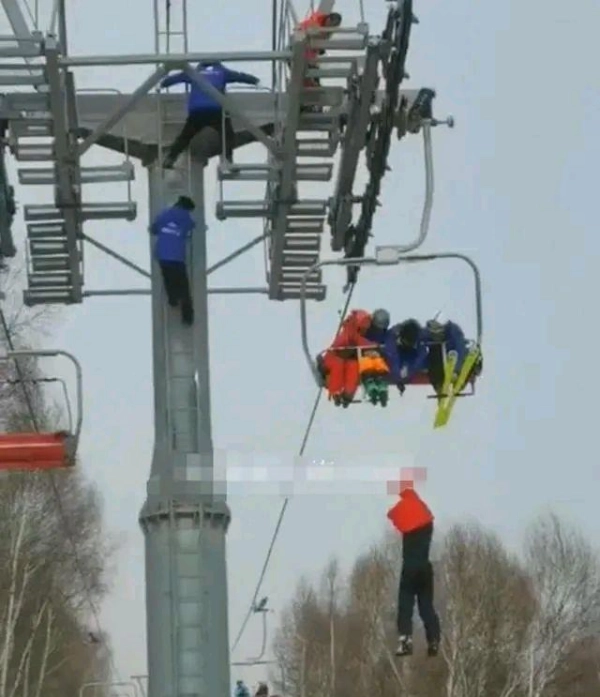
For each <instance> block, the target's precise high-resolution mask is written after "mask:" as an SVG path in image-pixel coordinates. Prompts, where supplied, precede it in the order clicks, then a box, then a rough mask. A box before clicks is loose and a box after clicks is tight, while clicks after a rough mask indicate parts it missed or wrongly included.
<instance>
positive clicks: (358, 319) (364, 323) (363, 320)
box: [349, 310, 371, 332]
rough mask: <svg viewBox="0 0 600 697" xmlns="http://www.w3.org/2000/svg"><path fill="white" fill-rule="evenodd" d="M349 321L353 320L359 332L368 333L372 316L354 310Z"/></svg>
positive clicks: (362, 311)
mask: <svg viewBox="0 0 600 697" xmlns="http://www.w3.org/2000/svg"><path fill="white" fill-rule="evenodd" d="M349 319H351V320H352V322H353V323H354V326H355V327H356V329H357V331H359V332H366V331H367V329H368V328H369V327H370V326H371V315H370V314H369V313H368V312H365V311H364V310H353V311H352V312H351V313H350V317H349Z"/></svg>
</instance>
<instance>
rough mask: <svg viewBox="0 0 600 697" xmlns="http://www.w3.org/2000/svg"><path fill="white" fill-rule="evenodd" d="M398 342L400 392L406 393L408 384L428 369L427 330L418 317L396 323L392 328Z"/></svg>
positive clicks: (398, 384) (397, 381) (398, 382)
mask: <svg viewBox="0 0 600 697" xmlns="http://www.w3.org/2000/svg"><path fill="white" fill-rule="evenodd" d="M390 331H391V333H392V334H393V336H394V339H395V343H396V356H397V361H398V363H397V365H398V368H397V380H396V384H397V386H398V390H399V391H400V394H404V391H405V389H406V385H408V384H410V383H411V382H412V380H413V379H414V378H415V377H416V376H417V375H418V374H419V373H421V372H423V371H424V370H426V369H427V360H428V355H429V352H428V348H427V344H426V343H425V341H424V338H425V332H424V330H423V327H422V326H421V325H420V324H419V322H417V320H416V319H407V320H405V321H404V322H400V324H396V325H394V326H393V327H392V329H391V330H390Z"/></svg>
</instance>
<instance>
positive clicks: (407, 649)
mask: <svg viewBox="0 0 600 697" xmlns="http://www.w3.org/2000/svg"><path fill="white" fill-rule="evenodd" d="M412 652H413V644H412V638H411V637H409V636H401V637H400V640H399V641H398V648H397V649H396V656H412Z"/></svg>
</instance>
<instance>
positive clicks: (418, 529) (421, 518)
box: [387, 481, 440, 656]
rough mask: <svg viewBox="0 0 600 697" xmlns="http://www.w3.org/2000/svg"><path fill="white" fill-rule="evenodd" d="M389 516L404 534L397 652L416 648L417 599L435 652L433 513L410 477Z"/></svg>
mask: <svg viewBox="0 0 600 697" xmlns="http://www.w3.org/2000/svg"><path fill="white" fill-rule="evenodd" d="M387 516H388V518H389V519H390V521H391V522H392V524H393V525H394V527H395V528H396V529H397V530H398V532H399V533H400V534H401V535H402V570H401V572H400V584H399V587H398V615H397V626H398V635H399V642H398V649H397V650H396V655H397V656H409V655H411V654H412V651H413V643H412V634H413V612H414V606H415V600H416V601H417V607H418V610H419V615H420V617H421V621H422V622H423V626H424V628H425V638H426V640H427V647H428V650H427V653H428V655H429V656H436V655H437V653H438V650H439V643H440V621H439V618H438V615H437V613H436V611H435V608H434V605H433V586H434V576H433V566H432V565H431V561H430V560H429V551H430V548H431V539H432V537H433V520H434V518H433V515H432V513H431V511H430V510H429V508H428V507H427V504H426V503H425V502H424V501H423V500H422V499H421V497H420V496H419V495H418V494H417V492H416V491H415V490H414V484H413V482H411V481H403V482H400V501H398V503H397V504H396V505H395V506H394V507H393V508H391V509H390V510H389V511H388V514H387Z"/></svg>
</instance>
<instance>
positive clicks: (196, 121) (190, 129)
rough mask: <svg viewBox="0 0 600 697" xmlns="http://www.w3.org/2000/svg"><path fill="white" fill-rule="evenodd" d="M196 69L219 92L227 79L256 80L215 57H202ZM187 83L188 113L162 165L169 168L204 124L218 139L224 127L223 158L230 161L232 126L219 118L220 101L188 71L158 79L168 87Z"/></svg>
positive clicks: (254, 83) (221, 112)
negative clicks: (212, 58)
mask: <svg viewBox="0 0 600 697" xmlns="http://www.w3.org/2000/svg"><path fill="white" fill-rule="evenodd" d="M196 69H197V71H198V72H199V73H200V75H202V77H203V78H204V79H205V80H207V81H208V82H210V84H211V85H212V86H213V87H214V88H215V89H217V90H219V92H221V93H223V94H224V93H225V88H226V87H227V85H229V84H231V83H236V82H238V83H241V84H244V85H257V84H258V82H259V80H258V78H257V77H255V76H254V75H248V74H247V73H238V72H236V71H234V70H229V68H226V67H225V66H224V65H223V64H222V63H220V62H218V61H204V62H202V63H198V66H197V68H196ZM182 83H185V84H188V85H191V90H190V93H189V96H188V116H187V120H186V122H185V124H184V126H183V128H182V129H181V133H180V134H179V135H178V136H177V138H176V139H175V142H174V143H173V145H172V146H171V148H170V150H169V153H168V155H167V157H166V158H165V160H164V162H163V167H164V168H165V169H172V168H173V166H174V164H175V162H176V161H177V158H178V157H179V156H180V155H181V153H182V152H183V151H184V150H186V149H187V148H188V146H189V144H190V143H191V141H192V139H193V138H194V137H195V136H196V135H198V133H200V131H202V130H203V129H204V128H213V129H214V130H215V131H217V132H218V134H219V137H220V138H221V140H222V139H223V127H225V158H226V160H227V161H228V162H231V161H232V152H233V139H234V133H233V127H232V125H231V119H230V118H229V116H226V117H225V119H223V110H222V108H221V105H220V104H219V103H218V102H216V101H215V100H214V99H213V98H212V97H210V96H209V95H208V94H206V92H204V91H203V90H201V89H200V88H199V87H198V85H196V83H195V82H194V81H193V80H191V79H190V77H189V75H187V74H186V73H183V72H179V73H176V74H175V75H170V76H168V77H166V78H164V79H163V80H162V82H161V83H160V84H161V87H171V86H172V85H178V84H182Z"/></svg>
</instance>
